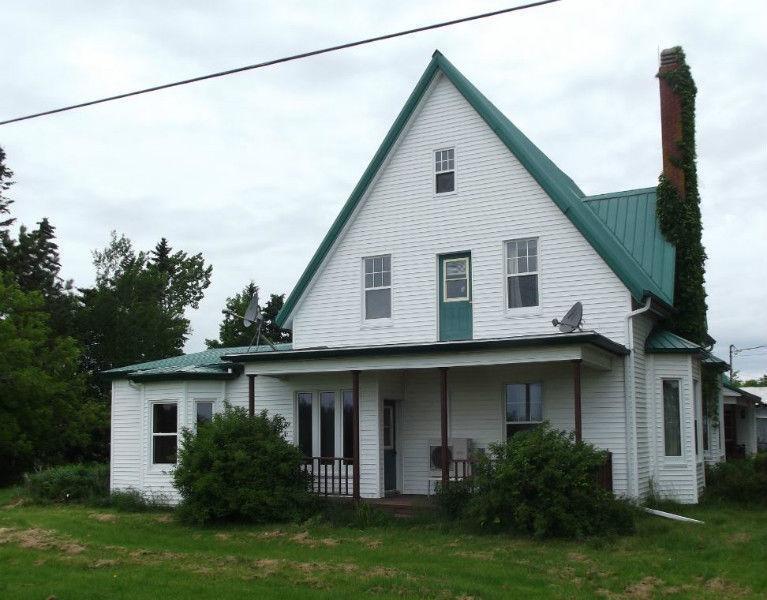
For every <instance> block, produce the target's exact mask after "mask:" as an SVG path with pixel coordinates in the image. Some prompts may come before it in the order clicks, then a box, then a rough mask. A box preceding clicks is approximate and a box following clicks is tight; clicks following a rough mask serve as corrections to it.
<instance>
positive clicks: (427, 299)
mask: <svg viewBox="0 0 767 600" xmlns="http://www.w3.org/2000/svg"><path fill="white" fill-rule="evenodd" d="M662 61H663V63H662V66H661V68H662V69H663V68H666V69H673V68H675V67H676V63H675V61H676V55H675V54H674V52H668V51H667V52H664V54H663V57H662ZM661 85H664V84H663V83H661ZM661 108H662V114H663V118H664V120H670V122H671V123H678V122H679V119H680V115H679V114H678V113H679V104H678V102H676V103H674V102H667V101H664V102H662V107H661ZM666 129H667V128H666V127H664V141H663V145H664V153H665V152H666V151H667V150H668V148H670V147H671V146H672V145H673V144H675V143H676V140H675V139H674V138H673V137H672V134H671V133H669V132H668V131H667V130H666ZM664 162H665V163H667V167H666V168H667V169H668V168H673V167H669V166H668V163H670V161H664ZM648 183H649V182H648ZM655 202H656V199H655V188H654V187H648V188H646V189H639V190H629V191H619V192H615V193H611V194H602V195H599V196H587V195H585V194H584V193H583V192H582V191H581V190H580V188H579V187H578V186H577V185H576V184H575V183H574V182H573V180H572V179H570V178H569V177H568V176H567V175H566V174H565V173H563V172H562V171H561V170H560V169H559V168H558V167H557V166H556V165H555V164H554V163H553V162H552V161H551V160H550V159H549V158H548V157H547V156H546V155H545V154H544V153H543V152H542V151H541V150H539V149H538V148H537V147H536V146H535V145H534V144H533V143H532V142H531V141H530V140H529V139H528V138H527V137H526V136H525V135H524V134H523V133H522V132H521V131H519V129H517V128H516V127H515V126H514V124H512V123H511V121H509V120H508V119H507V118H506V117H505V116H504V115H503V114H502V113H501V112H500V111H499V110H498V109H497V108H496V107H495V106H494V105H493V104H492V103H491V102H490V101H489V100H488V99H487V98H486V97H485V96H484V95H482V93H480V92H479V90H477V89H476V88H475V87H474V86H473V85H472V84H471V82H470V81H469V80H468V79H466V77H464V75H463V74H461V73H460V72H459V71H458V70H457V69H456V68H455V67H454V66H453V65H452V64H451V63H450V62H449V61H448V60H447V59H446V58H445V57H444V56H443V55H442V54H440V53H439V52H435V54H434V56H433V58H432V60H431V62H430V63H429V65H428V66H427V68H426V71H425V72H424V74H423V76H422V77H421V79H420V80H419V81H418V83H417V85H416V86H415V89H414V90H413V92H412V94H411V95H410V97H409V98H408V100H407V102H406V104H405V106H404V108H403V109H402V111H401V113H400V114H399V116H398V117H397V119H396V121H395V122H394V124H393V126H392V128H391V130H390V131H389V133H388V134H387V136H386V138H385V139H384V141H383V143H382V144H381V147H380V148H379V150H378V152H377V153H376V154H375V156H374V157H373V160H372V161H371V163H370V165H369V166H368V168H367V169H366V171H365V172H364V173H363V175H362V178H361V179H360V181H359V183H358V184H357V186H356V187H355V189H354V190H353V192H352V194H351V196H350V197H349V199H348V201H347V202H346V204H345V205H344V207H343V209H342V210H341V213H340V214H339V215H338V217H337V219H336V220H335V222H334V223H333V224H332V226H331V228H330V231H329V232H328V233H327V235H326V236H325V238H324V240H323V241H322V243H321V245H320V247H319V248H318V249H317V251H316V253H315V254H314V256H313V257H312V258H311V260H310V261H309V264H308V266H307V268H306V270H305V271H304V273H303V274H302V275H301V277H300V279H299V280H298V283H297V285H296V287H295V289H294V290H293V291H292V293H291V294H290V296H289V297H288V298H287V300H286V302H285V305H284V308H283V310H282V312H281V313H280V315H279V317H278V322H279V324H280V325H281V326H283V327H286V328H289V329H292V331H293V340H294V341H293V343H292V345H281V346H279V347H278V348H277V350H276V351H275V350H272V349H271V348H269V347H259V348H258V349H257V351H254V350H253V349H249V348H228V349H223V350H208V351H206V352H200V353H197V354H190V355H186V356H181V357H176V358H170V359H167V360H160V361H154V362H150V363H144V364H139V365H132V366H128V367H124V368H120V369H113V370H112V371H110V372H108V375H109V376H110V377H111V378H112V380H113V382H112V445H111V486H112V488H113V489H125V488H136V489H139V490H141V491H143V492H146V493H163V494H167V495H168V496H169V497H170V498H173V497H174V495H175V491H174V489H173V486H172V478H171V472H172V469H173V465H174V463H175V459H176V447H177V444H178V434H179V432H180V430H181V429H182V428H185V427H194V426H195V423H196V422H197V421H198V420H206V419H208V418H209V417H210V415H211V414H212V413H213V412H216V411H219V410H221V409H222V408H223V406H224V404H225V403H230V404H232V405H235V406H243V407H248V406H249V407H250V410H251V411H253V410H255V411H261V410H264V409H265V410H267V411H268V412H270V413H279V414H282V415H284V416H285V417H286V418H287V420H288V421H289V423H290V431H289V437H290V438H291V440H292V441H293V443H295V444H297V445H298V446H299V447H300V449H301V450H302V451H303V452H304V453H305V455H306V464H307V467H306V468H307V469H310V470H311V471H312V473H313V474H314V477H315V478H314V481H315V487H316V489H317V490H318V491H320V492H321V493H328V494H336V495H338V494H340V495H350V496H351V495H359V496H360V497H362V498H381V497H384V496H386V495H389V494H396V493H399V494H429V493H432V492H433V490H434V485H435V483H436V482H438V481H441V480H445V479H448V478H460V477H463V476H464V475H465V474H467V473H469V472H470V470H471V462H470V461H469V459H470V456H471V453H472V452H473V451H476V450H481V449H483V448H486V447H487V446H488V444H490V443H492V442H497V441H500V440H504V439H505V438H507V437H508V436H512V435H514V434H515V433H517V432H519V431H521V430H524V429H527V428H530V427H535V426H536V425H538V424H540V423H542V422H544V421H548V422H550V423H551V424H552V425H553V426H554V427H557V428H559V429H562V430H566V431H572V432H573V434H574V436H575V438H576V439H578V440H583V441H585V442H589V443H592V444H594V445H596V446H598V447H599V448H602V449H604V450H605V466H604V469H603V471H602V473H600V474H599V476H600V478H601V480H602V482H603V483H604V484H605V485H608V486H611V487H612V489H613V490H614V492H615V493H616V494H620V495H625V496H629V497H633V498H637V497H641V496H643V495H645V494H646V493H647V492H648V490H649V489H650V486H651V485H652V486H654V488H655V490H656V491H658V492H660V493H662V494H665V495H668V496H670V497H673V498H675V499H677V500H679V501H682V502H689V503H695V502H697V501H698V498H699V496H700V494H701V491H702V490H703V488H704V486H705V473H704V463H705V462H706V461H709V462H716V461H719V460H722V459H723V458H724V443H723V438H722V435H721V426H719V425H718V423H719V422H720V421H721V420H722V419H721V412H722V405H723V400H722V396H721V389H719V390H717V391H715V394H716V404H718V407H719V411H718V412H719V417H718V418H715V419H710V418H704V413H705V411H704V410H702V404H703V402H702V373H703V370H704V369H713V370H716V371H717V372H719V371H722V370H724V368H726V365H725V364H724V363H723V362H722V361H720V360H718V359H716V358H714V357H713V356H711V354H710V353H709V352H708V351H707V349H705V348H703V347H701V346H699V345H697V344H694V343H692V342H689V341H687V340H685V339H682V338H680V337H678V336H676V335H674V334H672V333H670V332H668V331H665V330H663V329H662V328H661V327H660V326H659V323H660V322H661V321H662V320H663V318H664V317H665V316H667V315H668V314H669V313H670V311H673V310H674V268H675V249H674V247H673V246H672V245H671V244H670V243H669V242H668V241H667V240H666V239H665V238H664V237H663V235H662V233H661V231H660V229H659V226H658V222H657V220H656V214H655V212H656V211H655ZM576 302H580V303H581V305H582V307H583V324H582V329H576V330H574V331H572V332H567V333H562V332H560V331H559V330H558V329H557V328H555V327H554V326H552V319H553V318H555V317H556V318H560V319H561V318H562V316H563V315H564V314H565V313H566V312H567V311H568V309H570V307H572V306H573V305H574V304H575V303H576ZM718 379H719V378H718V376H717V380H718ZM445 458H446V459H447V460H445Z"/></svg>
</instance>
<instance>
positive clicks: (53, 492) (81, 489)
mask: <svg viewBox="0 0 767 600" xmlns="http://www.w3.org/2000/svg"><path fill="white" fill-rule="evenodd" d="M24 490H25V493H26V495H27V496H28V497H29V498H30V500H32V501H33V502H79V503H100V502H104V501H105V499H107V498H109V465H104V464H91V465H64V466H60V467H52V468H50V469H45V470H43V471H37V472H36V473H32V474H29V475H27V476H26V477H25V482H24Z"/></svg>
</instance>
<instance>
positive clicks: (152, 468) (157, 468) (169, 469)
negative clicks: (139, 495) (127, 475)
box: [147, 463, 176, 475]
mask: <svg viewBox="0 0 767 600" xmlns="http://www.w3.org/2000/svg"><path fill="white" fill-rule="evenodd" d="M175 468H176V463H172V464H171V463H169V464H157V465H156V464H154V463H152V464H150V465H149V468H148V469H147V473H148V474H149V475H173V470H174V469H175Z"/></svg>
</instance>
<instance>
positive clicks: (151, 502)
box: [109, 489, 170, 512]
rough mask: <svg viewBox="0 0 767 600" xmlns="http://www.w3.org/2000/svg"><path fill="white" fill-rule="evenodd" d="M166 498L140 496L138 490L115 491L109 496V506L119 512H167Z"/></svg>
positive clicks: (167, 503)
mask: <svg viewBox="0 0 767 600" xmlns="http://www.w3.org/2000/svg"><path fill="white" fill-rule="evenodd" d="M169 504H170V503H169V502H168V500H167V498H164V497H162V496H152V495H149V496H148V495H146V494H142V493H141V492H140V491H138V490H134V489H128V490H115V491H113V492H112V493H111V494H110V496H109V506H111V507H112V508H115V509H117V510H119V511H120V512H147V511H152V510H167V509H168V506H169Z"/></svg>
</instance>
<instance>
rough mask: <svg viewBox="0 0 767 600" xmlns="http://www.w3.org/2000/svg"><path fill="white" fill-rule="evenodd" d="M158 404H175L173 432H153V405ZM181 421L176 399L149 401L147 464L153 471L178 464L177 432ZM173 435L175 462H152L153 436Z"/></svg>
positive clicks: (179, 406) (179, 405) (179, 407)
mask: <svg viewBox="0 0 767 600" xmlns="http://www.w3.org/2000/svg"><path fill="white" fill-rule="evenodd" d="M158 404H175V405H176V431H175V433H155V431H154V407H155V406H156V405H158ZM180 421H181V403H180V402H179V401H178V400H153V401H151V402H149V466H150V468H151V469H152V470H154V471H162V470H163V469H169V468H173V467H174V466H176V465H177V464H178V434H179V425H180ZM171 436H172V437H175V438H176V462H174V463H156V462H154V438H155V437H171Z"/></svg>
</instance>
